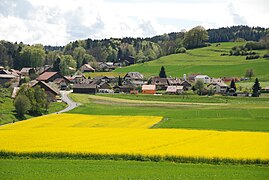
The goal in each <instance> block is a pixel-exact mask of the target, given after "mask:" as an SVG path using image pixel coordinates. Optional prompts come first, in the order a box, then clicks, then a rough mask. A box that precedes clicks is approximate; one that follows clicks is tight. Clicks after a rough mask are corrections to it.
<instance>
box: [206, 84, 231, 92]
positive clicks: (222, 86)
mask: <svg viewBox="0 0 269 180" xmlns="http://www.w3.org/2000/svg"><path fill="white" fill-rule="evenodd" d="M209 86H213V87H214V89H215V91H216V93H220V94H225V93H226V92H227V89H228V88H229V86H228V85H226V84H225V83H221V82H213V83H210V84H209V85H208V87H209Z"/></svg>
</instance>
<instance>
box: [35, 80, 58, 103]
mask: <svg viewBox="0 0 269 180" xmlns="http://www.w3.org/2000/svg"><path fill="white" fill-rule="evenodd" d="M36 86H40V87H41V88H42V89H44V90H45V92H46V94H47V98H48V100H49V101H55V100H56V96H58V95H60V92H59V91H58V90H56V89H55V88H53V87H52V86H51V85H49V84H48V83H46V82H44V81H38V82H36V83H34V84H33V85H32V87H36Z"/></svg>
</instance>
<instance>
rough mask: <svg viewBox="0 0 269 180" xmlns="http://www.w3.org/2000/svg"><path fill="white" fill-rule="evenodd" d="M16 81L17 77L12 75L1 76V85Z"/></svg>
mask: <svg viewBox="0 0 269 180" xmlns="http://www.w3.org/2000/svg"><path fill="white" fill-rule="evenodd" d="M15 80H16V76H14V75H12V74H0V85H3V84H5V83H7V82H10V83H11V82H12V81H15Z"/></svg>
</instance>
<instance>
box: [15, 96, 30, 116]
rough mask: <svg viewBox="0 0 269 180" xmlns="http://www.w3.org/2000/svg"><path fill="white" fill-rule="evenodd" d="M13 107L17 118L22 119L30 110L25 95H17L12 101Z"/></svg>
mask: <svg viewBox="0 0 269 180" xmlns="http://www.w3.org/2000/svg"><path fill="white" fill-rule="evenodd" d="M14 106H15V108H16V112H17V114H18V116H19V117H24V115H25V113H27V112H28V111H29V110H30V108H31V104H30V100H29V98H28V97H27V96H25V95H18V96H17V97H16V99H15V101H14Z"/></svg>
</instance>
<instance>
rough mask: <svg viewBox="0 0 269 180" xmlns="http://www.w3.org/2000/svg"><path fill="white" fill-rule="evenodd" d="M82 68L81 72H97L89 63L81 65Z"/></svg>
mask: <svg viewBox="0 0 269 180" xmlns="http://www.w3.org/2000/svg"><path fill="white" fill-rule="evenodd" d="M80 70H81V72H83V73H84V72H95V69H94V68H93V67H92V66H91V65H89V64H84V65H82V66H81V67H80Z"/></svg>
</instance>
